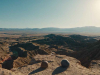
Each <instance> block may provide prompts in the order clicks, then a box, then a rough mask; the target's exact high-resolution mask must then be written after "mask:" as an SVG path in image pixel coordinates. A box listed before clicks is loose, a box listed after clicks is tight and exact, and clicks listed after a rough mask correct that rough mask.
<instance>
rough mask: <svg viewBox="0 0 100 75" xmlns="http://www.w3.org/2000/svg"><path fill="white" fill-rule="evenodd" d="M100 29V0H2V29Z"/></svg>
mask: <svg viewBox="0 0 100 75" xmlns="http://www.w3.org/2000/svg"><path fill="white" fill-rule="evenodd" d="M82 26H97V27H100V0H0V28H44V27H58V28H72V27H82Z"/></svg>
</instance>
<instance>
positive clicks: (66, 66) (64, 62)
mask: <svg viewBox="0 0 100 75" xmlns="http://www.w3.org/2000/svg"><path fill="white" fill-rule="evenodd" d="M69 65H70V63H69V61H68V60H67V59H64V60H62V61H61V66H62V67H65V68H68V67H69Z"/></svg>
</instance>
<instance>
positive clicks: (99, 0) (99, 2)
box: [94, 0, 100, 11]
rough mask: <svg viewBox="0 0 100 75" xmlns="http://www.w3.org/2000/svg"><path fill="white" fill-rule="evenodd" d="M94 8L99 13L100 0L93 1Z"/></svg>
mask: <svg viewBox="0 0 100 75" xmlns="http://www.w3.org/2000/svg"><path fill="white" fill-rule="evenodd" d="M94 1H95V2H94V8H95V10H97V11H100V0H94Z"/></svg>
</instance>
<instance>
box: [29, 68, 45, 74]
mask: <svg viewBox="0 0 100 75" xmlns="http://www.w3.org/2000/svg"><path fill="white" fill-rule="evenodd" d="M43 70H45V69H43V68H38V69H36V70H34V71H32V72H31V73H29V74H28V75H31V74H35V73H37V72H40V71H43Z"/></svg>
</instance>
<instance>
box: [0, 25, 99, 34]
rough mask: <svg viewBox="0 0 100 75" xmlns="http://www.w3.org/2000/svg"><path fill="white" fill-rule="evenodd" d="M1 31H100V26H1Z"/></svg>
mask: <svg viewBox="0 0 100 75" xmlns="http://www.w3.org/2000/svg"><path fill="white" fill-rule="evenodd" d="M0 31H27V32H39V33H100V27H95V26H86V27H76V28H53V27H50V28H41V29H39V28H23V29H20V28H0Z"/></svg>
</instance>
